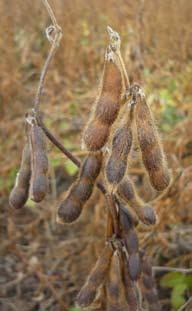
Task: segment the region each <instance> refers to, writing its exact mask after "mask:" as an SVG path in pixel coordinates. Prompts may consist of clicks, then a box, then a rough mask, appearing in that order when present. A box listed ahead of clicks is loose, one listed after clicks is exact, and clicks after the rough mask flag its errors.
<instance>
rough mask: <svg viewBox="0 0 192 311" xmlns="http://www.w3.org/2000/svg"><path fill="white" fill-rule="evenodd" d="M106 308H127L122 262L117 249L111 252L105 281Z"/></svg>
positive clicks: (110, 310)
mask: <svg viewBox="0 0 192 311" xmlns="http://www.w3.org/2000/svg"><path fill="white" fill-rule="evenodd" d="M106 292H107V310H108V311H115V310H118V311H126V310H127V309H128V306H127V303H126V299H125V290H124V284H123V278H122V262H121V258H120V256H119V254H118V252H117V251H115V252H114V253H113V257H112V259H111V265H110V269H109V272H108V278H107V281H106Z"/></svg>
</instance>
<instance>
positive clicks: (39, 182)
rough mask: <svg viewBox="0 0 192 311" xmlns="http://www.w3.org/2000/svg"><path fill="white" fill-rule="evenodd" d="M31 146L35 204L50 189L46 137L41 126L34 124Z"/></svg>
mask: <svg viewBox="0 0 192 311" xmlns="http://www.w3.org/2000/svg"><path fill="white" fill-rule="evenodd" d="M30 144H31V157H32V161H31V171H32V176H31V185H30V194H31V198H32V200H33V201H34V202H37V203H38V202H41V201H42V200H43V199H44V198H45V195H46V193H47V187H48V176H47V174H48V166H49V165H48V157H47V148H46V137H45V134H44V132H43V130H42V129H41V127H40V126H38V125H37V124H33V125H32V126H31V132H30Z"/></svg>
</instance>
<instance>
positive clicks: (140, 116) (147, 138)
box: [135, 89, 170, 191]
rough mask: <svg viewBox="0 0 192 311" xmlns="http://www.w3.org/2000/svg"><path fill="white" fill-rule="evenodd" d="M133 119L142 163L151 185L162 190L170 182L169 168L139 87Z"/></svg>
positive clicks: (150, 113)
mask: <svg viewBox="0 0 192 311" xmlns="http://www.w3.org/2000/svg"><path fill="white" fill-rule="evenodd" d="M135 120H136V127H137V137H138V142H139V146H140V149H141V154H142V159H143V164H144V166H145V168H146V170H147V172H148V175H149V179H150V182H151V185H152V186H153V187H154V189H156V190H157V191H163V190H164V189H166V188H167V187H168V185H169V183H170V175H169V170H168V168H167V163H166V160H165V156H164V152H163V148H162V145H161V142H160V138H159V134H158V131H157V129H156V127H155V122H154V119H153V115H152V112H151V110H150V108H149V106H148V105H147V103H146V100H145V96H144V94H143V93H142V91H141V89H140V90H139V92H138V94H137V103H136V107H135Z"/></svg>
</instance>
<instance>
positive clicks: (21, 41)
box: [0, 0, 192, 311]
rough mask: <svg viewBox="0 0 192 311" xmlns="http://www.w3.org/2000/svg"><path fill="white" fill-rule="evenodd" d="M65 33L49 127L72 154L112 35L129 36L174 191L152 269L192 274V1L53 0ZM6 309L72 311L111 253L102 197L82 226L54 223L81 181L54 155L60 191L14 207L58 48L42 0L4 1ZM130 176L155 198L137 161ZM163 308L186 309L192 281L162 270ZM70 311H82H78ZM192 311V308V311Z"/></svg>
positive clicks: (135, 72) (53, 79)
mask: <svg viewBox="0 0 192 311" xmlns="http://www.w3.org/2000/svg"><path fill="white" fill-rule="evenodd" d="M50 4H51V5H52V7H53V9H54V12H55V14H56V16H57V19H58V24H59V25H60V26H61V27H62V29H63V33H64V34H63V38H62V41H61V45H60V47H59V49H58V51H57V53H56V55H55V58H54V61H53V63H52V65H51V68H50V70H49V73H48V78H47V81H46V87H45V90H44V96H43V100H42V110H43V111H44V114H45V122H46V124H47V126H48V127H49V128H51V129H52V130H53V132H54V133H55V134H56V136H57V137H59V138H60V140H61V142H62V143H64V144H65V146H66V147H68V148H69V149H70V150H71V151H73V152H74V154H76V155H78V156H79V157H83V156H84V152H83V151H81V130H82V129H83V126H84V124H85V122H86V120H87V118H88V115H89V111H90V109H91V106H92V103H93V101H94V97H95V95H96V92H97V86H98V83H99V78H100V75H101V72H102V66H103V59H104V52H105V48H106V45H107V43H108V37H107V33H106V26H107V25H110V26H112V27H113V28H114V29H116V30H117V31H118V32H119V33H120V35H121V38H122V54H123V57H124V59H125V63H126V66H127V70H128V73H129V75H130V77H131V79H132V80H133V81H138V82H140V83H141V84H142V85H143V86H144V88H145V91H146V93H147V97H148V102H149V103H150V105H151V107H152V110H153V111H154V114H155V116H156V119H157V124H158V126H159V128H160V131H161V135H162V140H163V142H164V146H165V150H166V153H167V157H168V162H169V166H170V168H171V169H172V173H173V184H172V186H171V188H170V189H169V190H168V192H166V193H165V194H164V195H163V196H162V197H161V198H160V199H159V200H157V201H155V202H154V207H155V208H156V210H157V213H158V216H159V223H158V224H157V225H156V226H155V227H154V228H152V229H150V230H149V229H147V228H142V227H141V228H140V229H139V235H140V239H141V243H142V247H144V248H145V249H146V250H147V252H148V253H149V254H150V255H151V256H153V259H154V265H155V266H166V267H178V268H185V269H189V268H192V243H191V233H192V226H191V221H192V214H191V212H190V210H191V208H192V203H191V202H192V110H191V105H192V91H191V79H192V2H191V1H187V0H177V1H173V0H170V1H165V0H163V1H162V0H161V1H160V0H146V1H144V2H142V1H139V0H137V1H133V0H127V1H126V0H119V1H115V0H107V1H101V0H97V1H96V0H92V1H86V0H71V1H69V0H54V1H53V0H52V1H51V0H50ZM0 16H1V21H0V24H1V27H0V56H1V57H0V145H1V148H0V161H1V169H0V172H1V173H0V207H1V210H0V230H1V246H0V253H1V258H0V307H1V310H3V311H5V310H6V311H8V310H22V311H29V310H31V311H32V310H50V311H51V310H54V311H57V310H65V309H66V310H69V306H70V307H71V308H73V305H74V300H75V295H76V293H77V292H78V289H79V288H80V286H81V285H82V284H83V282H84V280H85V278H86V275H87V274H88V272H89V270H90V267H91V265H93V263H94V261H95V258H96V257H97V255H98V252H99V250H100V248H101V245H102V242H103V240H102V237H103V232H104V224H105V223H104V212H103V210H104V202H103V199H102V198H101V197H100V195H99V193H97V192H96V193H95V195H94V197H93V199H92V201H91V203H90V204H89V206H87V207H86V209H85V211H84V213H83V215H82V217H81V219H80V221H78V222H77V223H76V224H74V225H72V226H70V227H69V226H61V225H59V224H57V223H56V221H55V213H56V207H57V201H58V200H59V199H60V198H61V197H62V196H63V195H64V193H63V192H64V190H65V189H66V188H67V187H68V186H69V184H70V183H71V182H72V180H73V179H74V178H75V174H76V173H77V170H76V168H75V167H74V165H72V164H71V163H70V161H69V160H66V159H65V158H64V157H63V155H61V154H60V153H59V152H58V151H57V150H56V149H55V148H54V147H53V146H51V145H49V158H50V163H51V167H52V169H51V174H52V180H53V183H52V192H51V193H50V195H49V196H48V197H47V199H46V200H45V202H43V204H39V205H38V206H37V205H36V206H34V205H33V204H32V203H31V202H29V207H28V208H26V209H24V210H22V211H18V212H17V213H16V212H14V211H11V210H10V208H9V206H8V194H9V192H10V189H11V188H12V186H13V184H14V179H15V176H16V172H17V170H18V166H19V161H20V156H21V149H22V146H23V142H24V131H25V130H24V116H25V113H26V112H27V111H29V110H30V109H31V107H32V105H33V100H34V96H35V93H36V87H37V84H38V78H39V74H40V71H41V68H42V65H43V63H44V60H45V58H46V55H47V52H48V48H49V43H48V42H47V40H46V38H45V34H44V31H45V28H46V27H47V26H48V25H49V23H50V21H49V18H48V15H47V12H46V10H45V8H44V6H43V4H42V2H41V1H40V0H39V1H38V0H34V1H27V0H26V1H21V0H17V1H16V0H8V1H6V0H2V1H1V2H0ZM131 174H132V177H133V178H134V180H135V182H136V183H137V184H138V187H140V192H141V193H142V194H143V196H144V197H145V198H146V199H147V200H150V199H151V198H153V197H154V196H155V193H153V192H152V190H151V188H150V186H149V184H148V182H147V180H146V178H145V175H144V170H143V168H142V167H138V163H137V161H135V163H133V165H132V168H131ZM156 278H157V281H158V287H159V293H160V299H161V302H162V305H163V310H165V311H170V310H179V308H180V307H181V306H182V305H183V304H184V303H185V301H187V300H188V299H190V297H191V290H192V275H191V274H190V273H176V272H170V273H167V272H165V271H159V272H156ZM71 310H77V309H75V307H74V308H73V309H71ZM183 310H192V306H190V305H189V306H188V309H187V308H186V309H183Z"/></svg>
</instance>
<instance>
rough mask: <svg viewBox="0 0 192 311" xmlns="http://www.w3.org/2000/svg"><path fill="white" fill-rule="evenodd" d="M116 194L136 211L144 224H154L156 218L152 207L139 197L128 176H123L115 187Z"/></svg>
mask: <svg viewBox="0 0 192 311" xmlns="http://www.w3.org/2000/svg"><path fill="white" fill-rule="evenodd" d="M117 193H118V195H119V196H120V197H121V198H122V199H123V200H124V201H125V202H127V203H128V205H129V206H131V208H132V209H133V210H134V211H135V212H136V214H137V216H138V218H139V219H140V220H141V221H142V222H143V223H144V224H146V225H154V224H155V223H156V220H157V216H156V213H155V211H154V209H153V208H152V207H151V206H150V205H149V204H147V203H145V202H143V200H142V199H141V198H140V197H139V195H138V194H137V192H136V189H135V187H134V184H133V183H132V181H131V179H130V178H129V177H127V176H126V177H125V178H124V179H123V180H122V182H121V183H120V184H119V185H118V188H117Z"/></svg>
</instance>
